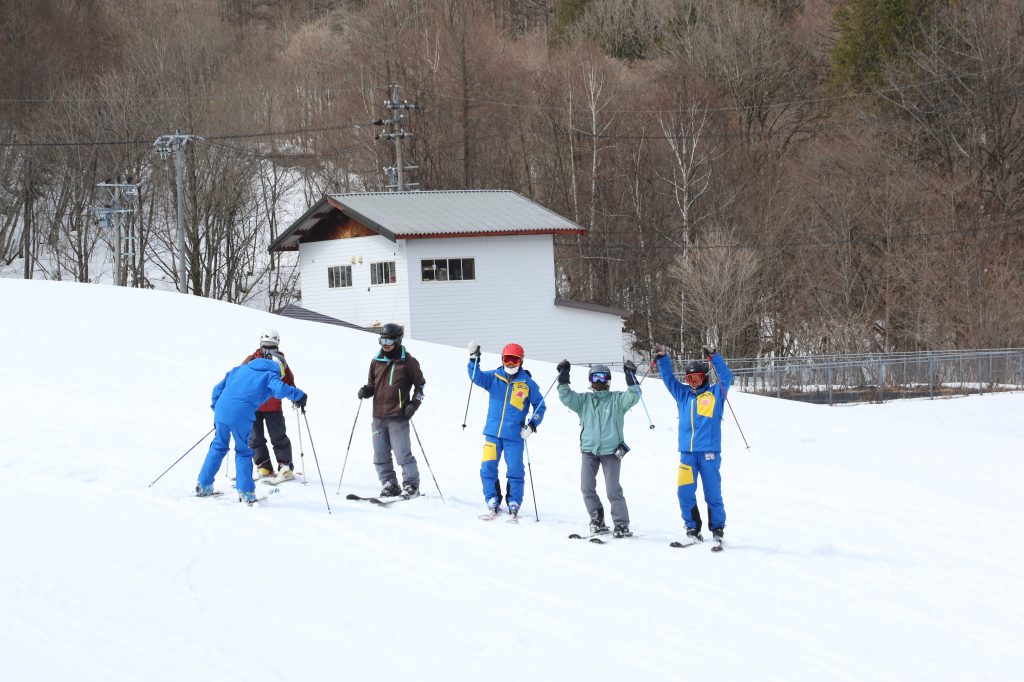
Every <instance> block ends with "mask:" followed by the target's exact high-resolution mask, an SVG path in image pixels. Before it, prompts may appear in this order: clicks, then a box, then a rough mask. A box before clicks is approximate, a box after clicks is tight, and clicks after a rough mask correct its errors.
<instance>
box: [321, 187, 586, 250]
mask: <svg viewBox="0 0 1024 682" xmlns="http://www.w3.org/2000/svg"><path fill="white" fill-rule="evenodd" d="M328 196H329V197H330V199H332V200H333V201H334V202H336V203H338V204H340V205H341V206H343V207H344V209H345V213H348V214H349V215H351V216H352V217H353V218H355V219H356V220H358V221H360V222H362V223H363V224H365V225H367V227H373V228H383V229H384V230H385V231H386V232H390V233H391V234H392V235H394V236H395V237H396V238H399V239H403V238H404V239H413V238H416V237H432V236H452V235H460V234H474V235H476V234H506V233H507V234H524V233H526V234H528V233H531V232H537V233H541V234H551V233H554V232H571V233H575V232H583V231H584V230H583V228H582V227H580V226H579V225H577V224H576V223H574V222H572V221H571V220H566V219H565V218H563V217H562V216H560V215H558V214H557V213H555V212H554V211H549V210H548V209H546V208H544V207H543V206H541V205H540V204H538V203H536V202H533V201H530V200H529V199H527V198H526V197H524V196H522V195H521V194H518V193H516V192H513V191H511V190H446V191H432V192H359V193H350V194H331V195H328Z"/></svg>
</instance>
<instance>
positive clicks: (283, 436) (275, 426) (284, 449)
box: [249, 412, 295, 469]
mask: <svg viewBox="0 0 1024 682" xmlns="http://www.w3.org/2000/svg"><path fill="white" fill-rule="evenodd" d="M264 422H266V424H267V431H268V432H270V443H271V444H272V445H273V446H274V457H276V458H277V464H278V466H284V465H285V464H287V465H288V466H290V467H292V468H293V469H294V468H295V467H294V466H292V442H291V441H290V440H288V434H287V433H285V427H284V413H283V412H257V413H256V421H254V422H253V423H252V433H251V434H249V447H250V448H252V463H253V467H254V468H256V469H260V468H264V469H273V468H274V467H273V466H272V465H271V463H270V450H269V449H268V448H267V439H266V437H265V436H264V435H263V423H264Z"/></svg>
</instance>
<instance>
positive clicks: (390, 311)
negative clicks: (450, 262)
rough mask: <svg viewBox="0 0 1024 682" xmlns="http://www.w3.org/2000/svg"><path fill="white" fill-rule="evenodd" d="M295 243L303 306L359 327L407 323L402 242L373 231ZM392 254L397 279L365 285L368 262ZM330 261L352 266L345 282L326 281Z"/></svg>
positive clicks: (368, 277)
mask: <svg viewBox="0 0 1024 682" xmlns="http://www.w3.org/2000/svg"><path fill="white" fill-rule="evenodd" d="M299 248H300V255H299V262H300V265H301V268H302V272H301V275H300V281H301V286H302V306H303V307H304V308H308V309H309V310H314V311H316V312H318V313H322V314H324V315H329V316H330V317H334V318H337V319H339V320H344V321H345V322H351V323H352V324H358V325H360V326H364V327H368V326H370V325H373V324H375V323H378V322H379V323H381V324H384V323H387V322H397V323H399V324H402V325H408V323H409V289H408V286H409V269H408V267H407V265H406V259H405V250H406V249H405V243H404V242H402V241H399V242H397V243H396V242H391V241H389V240H387V239H385V238H384V237H377V236H374V237H354V238H352V239H335V240H331V241H323V242H312V243H308V244H302V245H301V246H300V247H299ZM353 260H355V262H353ZM392 260H393V261H395V267H396V269H397V274H396V279H397V282H396V283H395V284H386V285H372V286H371V285H370V264H371V263H374V262H379V261H392ZM335 265H350V266H352V286H351V287H338V288H334V289H331V288H329V287H328V286H327V270H328V268H330V267H332V266H335ZM418 276H419V275H418V273H417V278H418Z"/></svg>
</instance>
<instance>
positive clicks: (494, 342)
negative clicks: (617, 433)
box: [300, 235, 623, 363]
mask: <svg viewBox="0 0 1024 682" xmlns="http://www.w3.org/2000/svg"><path fill="white" fill-rule="evenodd" d="M300 249H301V250H300V263H301V267H302V274H301V285H302V305H303V307H305V308H308V309H310V310H314V311H316V312H318V313H322V314H324V315H329V316H331V317H335V318H338V319H340V320H344V321H346V322H351V323H353V324H358V325H361V326H370V325H372V324H374V323H377V322H379V323H386V322H398V323H399V324H402V325H405V328H406V335H407V336H408V337H409V338H410V339H421V340H424V341H433V342H436V343H443V344H447V345H451V346H456V347H464V346H465V345H466V344H467V343H469V341H470V340H471V339H476V340H477V341H479V342H480V344H481V345H482V346H483V349H484V351H485V352H487V353H495V354H496V353H499V352H500V351H501V348H502V347H503V346H504V345H505V344H506V343H509V342H515V343H518V344H520V345H522V346H523V347H524V348H525V349H526V356H527V361H529V359H530V358H533V359H538V360H547V361H551V362H557V361H558V360H561V359H562V358H568V359H569V360H570V361H572V362H573V363H585V362H615V361H619V360H621V359H622V355H623V344H622V322H621V320H620V318H618V317H615V316H614V315H606V314H602V313H596V312H592V311H588V310H578V309H575V308H566V307H562V306H555V305H554V300H555V263H554V245H553V242H552V238H551V235H524V236H503V237H468V238H456V239H451V238H446V239H410V240H401V239H400V240H398V242H397V243H393V242H390V241H388V240H387V239H385V238H383V237H357V238H352V239H337V240H332V241H324V242H313V243H309V244H302V245H301V247H300ZM436 258H473V259H474V261H475V267H476V279H475V280H463V281H446V282H431V281H428V282H423V281H421V274H420V261H421V260H423V259H436ZM353 259H355V261H356V262H353ZM360 259H361V262H360ZM386 260H394V261H395V265H396V268H397V273H398V275H397V279H398V282H397V284H394V285H384V286H371V285H370V264H371V263H373V262H376V261H386ZM336 265H351V266H352V286H351V287H343V288H335V289H331V288H328V286H327V269H328V268H329V267H332V266H336Z"/></svg>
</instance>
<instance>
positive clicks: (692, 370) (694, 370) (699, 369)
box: [686, 360, 709, 390]
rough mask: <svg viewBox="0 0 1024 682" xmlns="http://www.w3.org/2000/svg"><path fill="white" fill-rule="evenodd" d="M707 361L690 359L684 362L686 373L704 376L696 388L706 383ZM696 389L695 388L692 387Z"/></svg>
mask: <svg viewBox="0 0 1024 682" xmlns="http://www.w3.org/2000/svg"><path fill="white" fill-rule="evenodd" d="M708 369H709V368H708V363H707V361H705V360H690V361H689V362H688V363H686V375H687V376H689V375H691V374H700V375H701V376H702V377H704V380H703V381H701V382H700V385H699V386H697V388H703V387H704V386H707V385H708ZM694 390H696V389H694Z"/></svg>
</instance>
